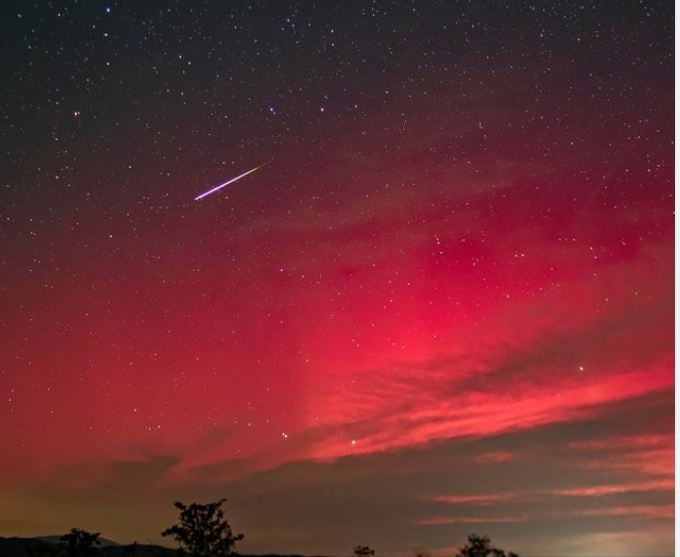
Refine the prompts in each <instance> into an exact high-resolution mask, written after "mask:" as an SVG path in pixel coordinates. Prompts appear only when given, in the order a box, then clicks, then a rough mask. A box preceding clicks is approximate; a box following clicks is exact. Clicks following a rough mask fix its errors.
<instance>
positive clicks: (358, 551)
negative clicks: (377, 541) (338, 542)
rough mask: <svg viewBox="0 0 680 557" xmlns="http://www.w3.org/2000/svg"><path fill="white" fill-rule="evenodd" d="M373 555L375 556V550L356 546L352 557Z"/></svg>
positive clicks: (371, 556)
mask: <svg viewBox="0 0 680 557" xmlns="http://www.w3.org/2000/svg"><path fill="white" fill-rule="evenodd" d="M373 555H375V549H372V548H370V547H368V546H367V545H357V546H356V547H355V548H354V557H373Z"/></svg>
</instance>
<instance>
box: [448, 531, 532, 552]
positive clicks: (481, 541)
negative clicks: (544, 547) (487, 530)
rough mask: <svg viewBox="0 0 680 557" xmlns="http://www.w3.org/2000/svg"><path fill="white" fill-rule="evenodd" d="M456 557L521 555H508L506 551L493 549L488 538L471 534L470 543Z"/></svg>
mask: <svg viewBox="0 0 680 557" xmlns="http://www.w3.org/2000/svg"><path fill="white" fill-rule="evenodd" d="M456 557H519V555H517V554H516V553H513V552H512V551H510V552H508V553H507V554H506V553H505V551H504V550H502V549H499V548H497V547H492V546H491V540H489V538H488V537H487V536H482V537H480V536H478V535H477V534H470V535H469V536H468V543H467V544H465V546H464V547H462V548H461V549H460V550H459V551H458V553H456Z"/></svg>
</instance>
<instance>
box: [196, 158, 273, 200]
mask: <svg viewBox="0 0 680 557" xmlns="http://www.w3.org/2000/svg"><path fill="white" fill-rule="evenodd" d="M263 166H264V164H261V165H260V166H256V167H255V168H251V169H250V170H248V171H246V172H244V173H243V174H239V175H238V176H236V178H232V179H231V180H227V181H226V182H224V184H220V185H219V186H215V187H214V188H212V189H211V190H208V191H206V192H204V193H202V194H201V195H199V196H198V197H194V201H198V200H199V199H203V198H204V197H207V196H208V195H210V194H211V193H215V192H216V191H217V190H221V189H222V188H223V187H225V186H228V185H229V184H233V183H234V182H236V180H240V179H241V178H244V177H245V176H248V174H252V173H253V172H255V171H256V170H259V169H260V168H262V167H263Z"/></svg>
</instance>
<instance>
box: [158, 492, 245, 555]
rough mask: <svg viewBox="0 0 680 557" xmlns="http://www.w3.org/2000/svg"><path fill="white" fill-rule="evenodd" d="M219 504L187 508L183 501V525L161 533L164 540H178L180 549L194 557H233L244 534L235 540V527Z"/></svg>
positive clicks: (180, 508) (180, 507) (189, 506)
mask: <svg viewBox="0 0 680 557" xmlns="http://www.w3.org/2000/svg"><path fill="white" fill-rule="evenodd" d="M225 501H226V499H220V500H219V501H217V502H216V503H207V504H205V505H201V504H198V503H192V504H191V505H185V504H184V503H180V502H179V501H177V502H175V507H177V508H178V509H179V524H175V525H174V526H171V527H170V528H168V529H166V530H163V532H161V535H162V536H174V538H175V540H176V541H177V543H179V546H180V549H181V550H183V551H186V552H187V553H188V554H189V555H191V556H192V557H224V556H225V555H229V554H230V553H231V552H232V550H233V548H234V544H235V543H236V542H237V541H238V540H242V539H243V534H239V535H237V536H234V535H233V534H232V531H231V526H229V523H228V522H227V521H226V520H225V518H224V512H223V511H222V504H223V503H224V502H225Z"/></svg>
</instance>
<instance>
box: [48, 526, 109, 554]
mask: <svg viewBox="0 0 680 557" xmlns="http://www.w3.org/2000/svg"><path fill="white" fill-rule="evenodd" d="M100 544H101V541H99V532H97V533H96V534H93V533H91V532H87V531H86V530H81V529H80V528H71V531H70V532H69V533H68V534H64V535H63V536H61V537H60V538H59V546H58V549H59V553H60V554H61V555H65V556H66V557H88V556H90V555H94V554H95V546H98V545H100Z"/></svg>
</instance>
